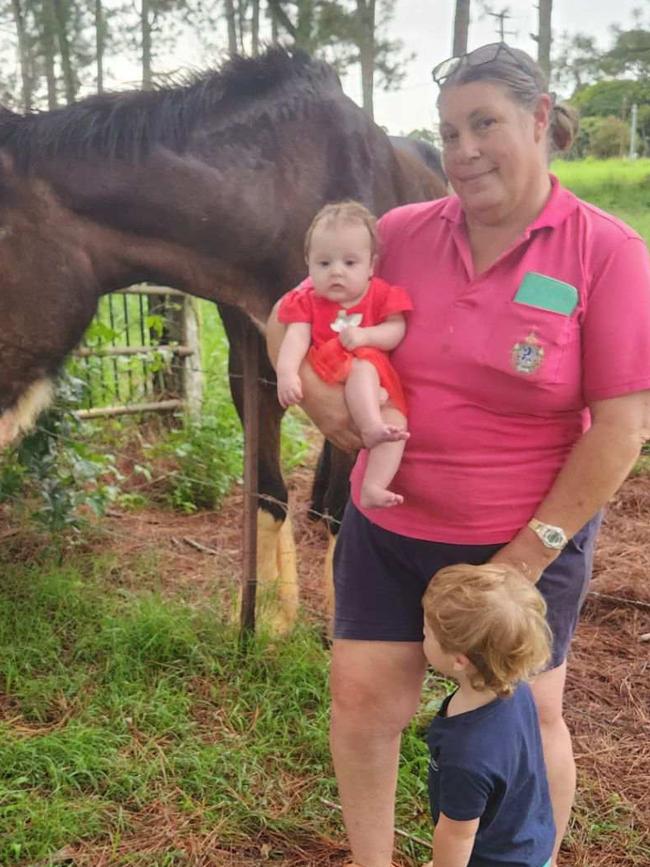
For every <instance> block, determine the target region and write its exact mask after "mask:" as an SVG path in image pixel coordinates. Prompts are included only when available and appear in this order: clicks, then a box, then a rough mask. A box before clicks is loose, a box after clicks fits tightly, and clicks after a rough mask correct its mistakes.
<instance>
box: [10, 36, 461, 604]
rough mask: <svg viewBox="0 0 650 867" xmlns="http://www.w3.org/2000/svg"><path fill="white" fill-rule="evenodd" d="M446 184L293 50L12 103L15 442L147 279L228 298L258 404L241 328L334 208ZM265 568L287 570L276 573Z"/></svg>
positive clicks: (269, 393)
mask: <svg viewBox="0 0 650 867" xmlns="http://www.w3.org/2000/svg"><path fill="white" fill-rule="evenodd" d="M444 192H445V185H444V181H443V180H442V179H441V178H440V176H439V175H437V174H436V173H435V172H434V171H432V170H431V169H429V168H428V167H427V166H426V165H425V163H424V162H423V161H422V160H421V159H420V158H419V157H418V155H417V154H416V153H414V152H412V150H411V149H410V147H409V146H406V147H400V148H394V147H393V146H392V145H391V142H390V141H389V139H388V137H387V136H386V135H385V134H384V133H383V132H382V131H381V130H380V129H379V128H378V127H377V126H375V125H374V124H373V123H372V122H371V120H370V119H369V118H368V117H367V116H366V115H365V114H364V112H363V111H361V109H359V108H358V107H357V106H356V105H355V104H354V103H353V102H352V101H351V100H349V99H348V98H347V97H346V96H345V95H344V94H343V92H342V90H341V86H340V83H339V81H338V78H337V76H336V74H335V72H334V71H333V70H332V69H331V68H330V67H329V66H327V65H326V64H324V63H322V62H318V61H314V60H312V59H310V58H309V57H307V56H306V55H304V54H301V53H294V54H291V53H288V52H286V51H284V50H280V49H273V50H271V51H269V52H268V53H267V54H265V55H264V56H262V57H259V58H255V59H243V58H235V59H233V60H232V61H230V62H229V63H228V64H227V65H226V66H225V68H224V69H223V70H222V71H220V72H211V73H208V74H206V75H203V76H201V77H200V78H197V79H196V80H195V81H193V82H192V83H189V84H187V85H183V86H177V87H169V88H163V89H160V90H157V91H154V92H139V91H134V92H127V93H120V94H109V95H102V96H96V97H91V98H89V99H85V100H83V101H81V102H79V103H77V104H75V105H72V106H69V107H67V108H62V109H58V110H56V111H51V112H43V113H40V114H32V115H26V116H21V115H17V114H14V113H12V112H9V111H6V110H0V447H2V446H4V445H6V444H7V443H9V442H11V441H12V440H13V439H14V438H15V437H16V436H17V435H18V434H19V433H20V431H21V430H23V429H25V428H27V427H28V426H29V424H30V423H31V421H32V420H33V418H34V416H35V414H36V413H37V412H38V411H39V410H40V409H41V408H42V407H43V406H44V405H45V403H46V402H47V400H48V397H49V394H50V390H51V387H50V382H51V380H52V377H54V376H55V374H56V372H57V369H58V368H59V367H60V365H61V364H62V362H63V360H64V359H65V357H66V355H67V354H68V353H69V352H70V351H71V350H72V349H73V348H74V347H75V346H76V345H77V343H78V342H79V340H80V338H81V336H82V334H83V332H84V330H85V328H86V327H87V326H88V324H89V323H90V321H91V319H92V317H93V315H94V313H95V311H96V308H97V302H98V299H99V297H100V296H101V295H102V294H104V293H107V292H111V291H113V290H116V289H120V288H123V287H126V286H129V285H131V284H133V283H138V282H142V281H152V282H156V283H160V284H163V285H167V286H172V287H175V288H177V289H181V290H183V291H185V292H189V293H191V294H193V295H197V296H200V297H203V298H207V299H211V300H213V301H216V302H217V303H218V305H219V309H220V311H221V315H222V317H223V320H224V323H225V327H226V330H227V333H228V337H229V340H230V346H231V354H230V372H231V374H232V376H231V387H232V392H233V398H234V400H235V403H236V405H237V408H238V410H239V411H240V413H241V407H242V394H241V379H240V378H239V377H240V374H241V371H242V361H243V359H242V352H241V347H242V345H243V344H242V341H241V339H240V333H241V331H242V329H243V327H244V325H245V323H246V321H247V316H248V317H250V318H251V319H253V320H254V321H255V322H256V323H257V324H258V325H259V327H260V331H261V332H262V331H263V328H264V323H265V321H266V318H267V316H268V314H269V312H270V310H271V307H272V306H273V303H274V302H275V301H276V300H277V298H278V297H279V296H280V295H281V294H282V293H283V292H285V291H286V290H287V289H288V288H290V287H292V286H293V285H295V284H296V283H297V282H298V281H299V280H300V279H302V277H303V275H304V271H305V264H304V261H303V254H302V239H303V234H304V232H305V229H306V226H307V225H308V223H309V221H310V219H311V217H312V215H313V214H314V213H315V212H316V210H317V209H318V208H319V207H320V206H321V205H322V204H323V203H324V202H327V201H331V200H337V199H342V198H355V199H359V200H361V201H362V202H364V203H365V204H367V205H368V206H369V207H370V208H372V209H373V210H374V211H375V212H376V213H379V214H381V213H382V212H384V211H386V210H387V209H389V208H391V207H393V206H395V205H397V204H400V203H404V202H409V201H418V200H422V199H427V198H435V197H437V196H440V195H443V194H444ZM261 340H262V337H261V336H260V342H261ZM262 355H263V358H264V362H263V364H262V370H261V376H260V380H261V382H260V395H259V401H260V403H259V405H260V419H261V430H262V432H263V436H262V442H261V453H260V461H259V487H260V492H261V494H262V497H264V496H266V497H268V499H267V500H264V499H262V501H261V502H262V508H263V509H264V510H265V514H266V519H265V521H266V525H268V526H270V527H272V528H273V530H274V531H275V532H274V534H273V542H272V544H273V546H274V547H275V544H276V541H277V529H278V528H279V526H280V524H281V522H282V521H283V519H284V518H285V515H286V507H285V504H286V488H285V486H284V482H283V480H282V476H281V473H280V468H279V460H278V454H279V430H280V421H281V416H282V411H281V409H280V407H279V405H278V403H277V400H276V395H275V389H274V386H273V385H272V382H273V379H274V375H273V371H272V369H271V367H270V365H269V363H268V361H267V359H266V354H265V352H263V353H262ZM332 460H333V458H332V455H329V457H327V458H326V460H325V461H324V462H323V466H324V467H325V464H327V463H328V462H329V464H330V465H331V463H332ZM330 468H331V467H330ZM344 483H345V479H339V488H342V486H343V485H344ZM327 487H328V485H327V483H326V482H325V481H324V480H323V479H322V478H321V480H320V482H319V491H321V494H322V495H321V496H320V499H319V505H320V506H321V509H322V510H323V511H324V510H325V509H329V510H330V511H332V512H334V513H336V511H337V509H338V508H339V507H340V504H336V502H335V501H336V500H337V499H338V500H340V499H341V496H342V494H341V493H340V492H339V493H338V494H337V496H335V499H334V500H331V498H330V500H328V499H327V496H326V489H327ZM337 490H338V489H337ZM333 504H334V505H333ZM263 526H264V522H263ZM285 530H286V527H285ZM265 550H266V549H265V545H264V544H262V545H261V552H262V553H261V558H262V559H265V560H268V554H266V553H265ZM265 574H266V578H267V580H268V579H273V578H276V577H277V569H276V567H275V565H271V567H270V572H268V571H266V570H265V569H262V574H261V579H262V580H264V577H265ZM286 605H287V609H291V608H292V606H295V586H294V587H293V588H289V589H288V590H287V601H286ZM292 616H293V612H292V611H289V613H288V614H287V617H288V618H289V619H291V617H292Z"/></svg>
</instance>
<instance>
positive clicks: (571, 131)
mask: <svg viewBox="0 0 650 867" xmlns="http://www.w3.org/2000/svg"><path fill="white" fill-rule="evenodd" d="M579 125H580V119H579V115H578V112H577V110H576V109H575V108H574V107H573V106H572V105H568V103H565V102H560V103H556V104H555V105H554V106H553V108H552V109H551V129H550V135H551V145H552V148H553V150H555V151H560V152H564V151H568V150H569V149H570V147H571V145H572V144H573V142H574V141H575V137H576V135H577V134H578V127H579Z"/></svg>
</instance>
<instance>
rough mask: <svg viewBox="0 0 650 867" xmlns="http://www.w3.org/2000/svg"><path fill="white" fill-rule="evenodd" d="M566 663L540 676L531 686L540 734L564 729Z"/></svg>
mask: <svg viewBox="0 0 650 867" xmlns="http://www.w3.org/2000/svg"><path fill="white" fill-rule="evenodd" d="M565 680H566V662H564V663H563V664H562V665H560V666H558V667H557V668H553V669H551V670H550V671H545V672H544V673H543V674H540V675H539V676H538V677H537V678H536V679H535V681H534V682H533V683H532V685H531V689H532V692H533V696H534V698H535V705H536V707H537V716H538V718H539V724H540V727H541V729H542V733H545V732H546V731H548V730H552V729H556V728H564V727H565V722H564V706H563V699H564V684H565Z"/></svg>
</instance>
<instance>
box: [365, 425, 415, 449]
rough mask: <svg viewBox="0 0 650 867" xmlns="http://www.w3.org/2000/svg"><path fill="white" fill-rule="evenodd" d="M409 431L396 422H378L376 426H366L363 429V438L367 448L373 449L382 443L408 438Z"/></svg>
mask: <svg viewBox="0 0 650 867" xmlns="http://www.w3.org/2000/svg"><path fill="white" fill-rule="evenodd" d="M409 436H410V434H409V432H408V431H407V430H406V429H405V428H403V427H397V426H396V425H394V424H383V423H382V424H378V425H377V426H376V427H372V428H365V430H362V431H361V439H362V440H363V444H364V446H365V447H366V448H367V449H372V448H374V447H375V446H378V445H379V444H380V443H396V442H399V441H400V440H407V439H408V438H409Z"/></svg>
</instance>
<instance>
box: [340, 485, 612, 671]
mask: <svg viewBox="0 0 650 867" xmlns="http://www.w3.org/2000/svg"><path fill="white" fill-rule="evenodd" d="M601 520H602V514H598V515H596V517H594V518H592V520H591V521H589V522H588V523H587V524H585V526H584V527H583V528H582V529H581V530H580V531H579V532H577V533H576V534H575V536H574V537H573V538H572V539H571V540H570V541H569V544H568V545H567V546H566V548H565V549H564V550H563V551H562V553H561V554H560V556H559V557H558V558H557V559H556V560H555V561H554V562H553V563H551V565H550V566H549V567H548V568H547V569H546V570H545V572H544V573H543V575H542V577H541V578H540V579H539V581H538V582H537V587H538V588H539V590H540V592H541V593H542V596H543V597H544V599H545V600H546V605H547V607H548V610H547V619H548V622H549V625H550V627H551V631H552V632H553V653H552V658H551V662H550V664H549V668H555V667H556V666H558V665H561V664H562V663H563V662H564V660H565V659H566V658H567V655H568V652H569V645H570V644H571V639H572V637H573V633H574V632H575V629H576V625H577V622H578V614H579V613H580V608H581V607H582V603H583V601H584V598H585V595H586V593H587V589H588V586H589V581H590V579H591V572H592V565H593V556H594V546H595V542H596V536H597V534H598V529H599V527H600V523H601ZM504 544H505V543H504ZM502 547H503V545H449V544H446V543H444V542H429V541H427V540H424V539H411V538H410V537H408V536H400V535H399V534H397V533H391V532H389V531H388V530H384V529H382V528H381V527H378V526H377V525H376V524H373V523H371V522H370V521H369V520H368V519H367V518H366V517H364V516H363V515H362V514H361V512H359V510H358V509H356V508H355V506H354V505H353V504H352V503H351V502H349V503H348V505H347V507H346V510H345V515H344V517H343V523H342V524H341V529H340V531H339V534H338V538H337V541H336V548H335V550H334V593H335V600H336V608H335V615H334V637H335V638H349V639H356V640H359V641H422V640H423V634H422V628H423V626H422V623H423V619H422V604H421V600H422V596H423V595H424V591H425V590H426V588H427V585H428V583H429V581H430V579H431V576H432V575H433V574H434V573H435V572H437V571H438V569H442V567H443V566H451V565H453V564H456V563H472V564H479V563H485V562H486V561H487V560H489V559H490V557H491V556H492V555H493V554H495V553H496V552H497V551H498V550H499V548H502Z"/></svg>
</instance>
